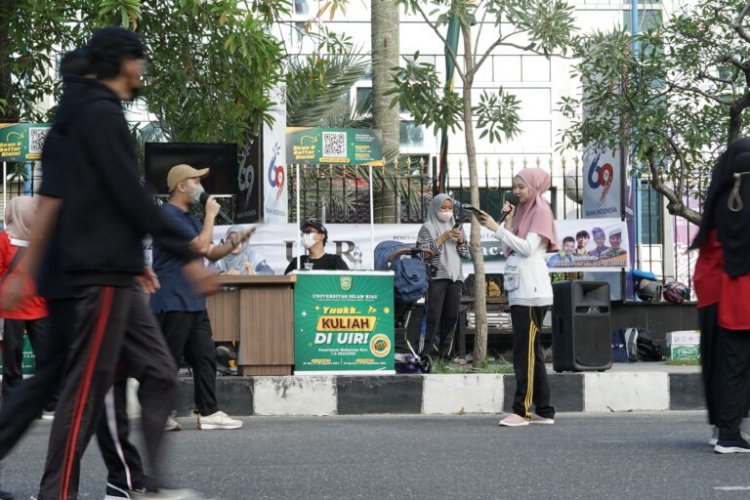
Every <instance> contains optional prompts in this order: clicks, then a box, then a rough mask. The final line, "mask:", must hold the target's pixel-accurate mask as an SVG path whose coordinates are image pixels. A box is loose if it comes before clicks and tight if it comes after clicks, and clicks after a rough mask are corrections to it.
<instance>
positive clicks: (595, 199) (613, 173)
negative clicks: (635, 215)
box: [583, 148, 623, 219]
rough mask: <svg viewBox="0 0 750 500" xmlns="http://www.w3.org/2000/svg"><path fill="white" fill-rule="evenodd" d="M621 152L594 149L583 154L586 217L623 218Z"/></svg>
mask: <svg viewBox="0 0 750 500" xmlns="http://www.w3.org/2000/svg"><path fill="white" fill-rule="evenodd" d="M620 160H621V153H620V151H619V150H617V149H608V148H606V149H605V148H590V149H588V150H586V151H585V152H584V154H583V176H584V182H583V218H585V219H594V218H596V219H601V218H605V217H620V216H621V214H620V210H621V208H622V202H621V199H622V182H623V179H622V175H621V169H620Z"/></svg>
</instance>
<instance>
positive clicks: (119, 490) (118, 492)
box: [0, 483, 145, 500]
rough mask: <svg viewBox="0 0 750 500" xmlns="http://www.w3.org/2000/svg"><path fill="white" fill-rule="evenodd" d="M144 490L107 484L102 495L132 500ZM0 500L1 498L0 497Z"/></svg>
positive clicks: (116, 499)
mask: <svg viewBox="0 0 750 500" xmlns="http://www.w3.org/2000/svg"><path fill="white" fill-rule="evenodd" d="M144 491H145V490H129V489H127V488H123V487H121V486H117V485H114V484H112V483H107V490H106V492H105V494H104V500H118V499H122V498H125V499H127V500H132V499H134V498H138V496H137V495H138V494H139V493H141V494H142V493H144ZM0 500H2V498H1V497H0Z"/></svg>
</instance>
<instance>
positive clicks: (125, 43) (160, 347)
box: [38, 27, 192, 500]
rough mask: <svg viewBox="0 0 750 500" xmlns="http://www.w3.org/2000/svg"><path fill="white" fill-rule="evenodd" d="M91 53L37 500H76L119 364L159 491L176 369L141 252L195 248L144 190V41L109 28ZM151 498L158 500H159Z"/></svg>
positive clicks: (66, 216)
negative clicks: (132, 113) (60, 352)
mask: <svg viewBox="0 0 750 500" xmlns="http://www.w3.org/2000/svg"><path fill="white" fill-rule="evenodd" d="M88 48H89V51H90V58H91V64H92V68H93V70H94V72H95V73H96V77H97V81H92V82H91V83H90V84H89V85H90V88H89V89H88V90H87V92H85V93H82V95H81V96H79V97H80V99H79V101H78V102H76V103H75V109H76V115H75V116H74V117H72V119H71V121H70V123H68V124H67V127H66V141H65V142H66V146H65V154H66V155H70V161H69V164H68V166H69V172H67V174H66V178H65V189H64V192H65V196H64V198H63V203H62V206H61V208H60V215H59V231H60V236H61V239H60V248H59V250H60V252H59V257H60V264H61V268H62V269H64V280H65V281H66V282H67V283H68V284H69V285H70V286H71V287H72V288H73V289H74V290H75V294H74V298H73V299H71V300H72V304H71V305H72V308H73V310H72V312H73V317H74V318H75V327H74V329H73V338H72V339H71V342H70V345H69V349H70V351H69V358H68V370H67V374H66V379H65V385H64V387H63V389H62V392H61V394H60V401H59V403H58V407H57V410H56V413H55V420H54V423H53V425H52V431H51V434H50V442H49V450H48V454H47V460H46V464H45V470H44V475H43V477H42V483H41V486H40V492H39V497H38V498H39V500H47V499H69V498H76V497H77V492H78V479H79V472H80V471H79V467H80V459H81V456H82V454H83V452H84V450H85V448H86V445H87V443H88V441H89V440H90V438H91V436H92V434H93V432H94V430H95V426H96V423H97V421H98V418H99V416H100V413H101V408H102V403H103V401H104V398H105V395H106V393H107V391H108V390H109V389H110V387H111V386H112V382H113V378H114V375H115V369H116V367H117V366H118V363H123V364H124V367H125V371H126V372H127V374H128V375H130V376H133V377H135V378H136V379H138V380H139V382H140V388H139V392H138V395H139V399H140V402H141V406H142V408H143V413H142V427H143V433H144V436H145V443H146V447H147V454H148V457H149V459H150V463H151V464H152V466H153V467H154V469H155V470H154V471H153V476H154V478H155V480H156V481H157V484H158V480H159V471H158V464H159V453H160V449H161V442H162V437H163V428H164V422H165V421H166V418H167V415H168V414H169V412H170V410H171V408H172V405H173V398H174V395H175V391H176V381H175V377H174V373H175V371H176V368H175V365H174V361H173V360H172V357H171V354H170V352H169V350H168V349H167V346H166V343H165V341H164V338H163V336H162V334H161V332H160V331H159V327H158V325H157V324H156V322H155V320H154V317H153V315H152V314H151V312H150V310H149V309H148V304H147V301H146V298H145V296H144V295H143V294H142V293H141V292H140V291H139V290H138V289H137V287H136V286H135V281H136V277H137V276H139V275H141V274H142V273H143V272H144V260H143V248H142V243H141V242H142V239H143V237H144V236H145V235H146V234H147V233H150V234H151V235H152V236H153V238H154V239H155V240H157V241H159V242H160V243H161V244H162V245H164V246H167V247H169V248H170V249H172V250H173V251H175V252H177V253H181V254H183V255H185V256H186V258H187V257H189V256H191V255H192V253H191V252H189V250H188V244H189V242H188V241H186V240H185V239H184V238H182V237H181V236H179V235H177V234H176V233H174V232H172V231H171V229H169V227H168V226H167V225H166V224H165V223H164V222H163V220H162V218H161V217H160V215H159V212H158V210H157V209H156V207H155V206H154V204H153V203H152V201H151V199H150V197H149V196H148V194H147V193H146V192H145V190H144V189H143V187H142V186H141V185H140V182H139V174H138V165H137V158H136V154H135V150H134V148H133V146H132V143H131V139H130V136H129V133H128V128H127V123H126V122H125V117H124V114H123V111H122V106H121V100H125V99H132V98H133V97H134V96H135V93H136V91H137V89H138V88H139V87H140V84H141V83H140V78H141V74H142V71H143V59H144V48H143V45H142V43H141V41H140V39H139V38H138V37H137V36H136V35H135V34H134V33H132V32H130V31H128V30H125V29H122V28H117V27H109V28H105V29H102V30H100V31H99V32H97V33H96V34H94V36H93V37H92V39H91V41H90V42H89V46H88ZM153 496H154V497H155V498H159V496H158V493H156V494H155V495H153ZM172 497H174V495H172ZM179 498H190V495H189V494H187V493H186V494H185V495H183V496H181V497H179Z"/></svg>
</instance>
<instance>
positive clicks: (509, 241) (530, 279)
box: [495, 226, 552, 306]
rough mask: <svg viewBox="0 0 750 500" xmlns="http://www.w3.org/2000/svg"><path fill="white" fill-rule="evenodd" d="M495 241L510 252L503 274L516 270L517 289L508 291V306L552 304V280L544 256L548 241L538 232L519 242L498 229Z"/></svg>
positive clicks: (501, 229) (519, 239) (508, 233)
mask: <svg viewBox="0 0 750 500" xmlns="http://www.w3.org/2000/svg"><path fill="white" fill-rule="evenodd" d="M495 238H497V239H498V240H500V242H502V243H503V244H505V245H507V246H508V247H510V248H511V249H513V253H512V254H511V255H510V256H509V257H508V259H507V260H506V262H505V269H506V271H507V270H508V269H509V268H510V269H513V268H514V267H515V269H516V272H517V273H518V288H516V289H515V290H508V304H510V305H511V306H549V305H552V281H551V280H550V277H549V269H547V262H546V261H545V260H544V257H545V255H546V253H547V245H548V241H547V239H546V238H542V237H541V236H539V235H538V234H537V233H531V232H530V233H528V234H527V235H526V238H525V239H521V238H519V237H518V236H516V235H515V234H513V233H512V232H510V231H508V230H507V229H505V227H503V226H500V228H499V229H498V230H497V231H496V232H495Z"/></svg>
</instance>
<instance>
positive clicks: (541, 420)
mask: <svg viewBox="0 0 750 500" xmlns="http://www.w3.org/2000/svg"><path fill="white" fill-rule="evenodd" d="M529 423H530V424H542V425H553V424H554V423H555V419H554V418H547V417H543V416H541V415H537V414H536V413H532V414H531V418H529Z"/></svg>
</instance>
